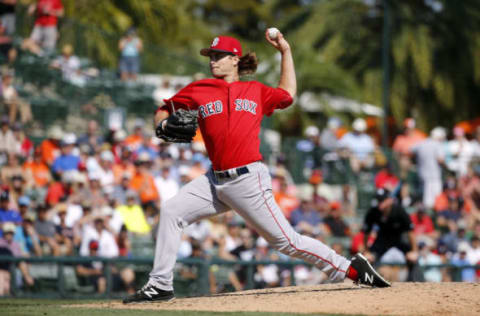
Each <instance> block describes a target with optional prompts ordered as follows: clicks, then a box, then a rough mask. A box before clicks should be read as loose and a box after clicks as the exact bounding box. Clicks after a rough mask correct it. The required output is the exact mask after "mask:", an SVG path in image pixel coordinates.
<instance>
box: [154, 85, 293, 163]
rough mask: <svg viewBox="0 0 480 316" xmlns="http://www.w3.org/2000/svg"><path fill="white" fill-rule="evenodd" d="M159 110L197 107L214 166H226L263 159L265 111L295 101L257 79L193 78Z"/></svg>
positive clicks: (206, 144)
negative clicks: (263, 120) (263, 119)
mask: <svg viewBox="0 0 480 316" xmlns="http://www.w3.org/2000/svg"><path fill="white" fill-rule="evenodd" d="M164 101H165V105H164V106H163V107H161V108H160V109H159V110H166V111H168V112H169V113H171V112H172V109H173V107H174V108H175V109H179V108H184V109H191V110H198V124H199V126H200V131H201V132H202V136H203V139H204V141H205V146H206V148H207V152H208V156H209V158H210V160H211V161H212V165H213V169H214V170H226V169H230V168H235V167H239V166H243V165H246V164H249V163H251V162H254V161H258V160H261V159H262V155H261V154H260V138H259V134H260V124H261V121H262V118H263V115H268V116H269V115H271V114H272V113H273V111H274V110H275V109H283V108H286V107H288V106H289V105H290V104H292V102H293V99H292V97H291V96H290V94H289V93H288V92H287V91H285V90H283V89H281V88H272V87H268V86H266V85H264V84H262V83H260V82H258V81H236V82H233V83H228V82H226V81H224V80H221V79H203V80H199V81H195V82H192V83H191V84H189V85H188V86H186V87H185V88H183V89H182V90H180V91H179V92H178V93H177V94H176V95H174V96H173V97H172V98H170V99H165V100H164Z"/></svg>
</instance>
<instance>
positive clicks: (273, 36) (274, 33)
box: [268, 27, 280, 40]
mask: <svg viewBox="0 0 480 316" xmlns="http://www.w3.org/2000/svg"><path fill="white" fill-rule="evenodd" d="M279 32H280V31H279V30H278V29H277V28H276V27H271V28H269V29H268V37H270V39H272V40H274V39H276V38H277V36H278V33H279Z"/></svg>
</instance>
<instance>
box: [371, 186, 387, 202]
mask: <svg viewBox="0 0 480 316" xmlns="http://www.w3.org/2000/svg"><path fill="white" fill-rule="evenodd" d="M389 197H391V194H390V191H389V190H387V189H384V188H380V189H377V191H376V192H375V197H374V198H373V200H372V206H373V207H376V206H378V205H379V204H380V203H382V202H383V201H384V200H385V199H387V198H389Z"/></svg>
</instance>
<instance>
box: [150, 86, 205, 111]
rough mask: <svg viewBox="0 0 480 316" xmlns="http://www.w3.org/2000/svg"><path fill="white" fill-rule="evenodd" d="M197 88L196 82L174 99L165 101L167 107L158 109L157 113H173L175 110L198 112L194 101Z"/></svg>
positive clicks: (182, 90)
mask: <svg viewBox="0 0 480 316" xmlns="http://www.w3.org/2000/svg"><path fill="white" fill-rule="evenodd" d="M196 87H197V83H196V82H192V83H190V84H189V85H187V86H186V87H184V88H183V89H181V90H180V91H178V92H177V93H176V94H175V95H174V96H173V97H171V98H169V99H163V102H164V103H165V105H163V106H161V107H158V108H157V110H156V111H155V113H156V112H158V111H167V112H168V113H172V111H173V109H174V108H175V110H178V109H184V110H196V106H197V104H196V102H195V100H194V93H195V89H196Z"/></svg>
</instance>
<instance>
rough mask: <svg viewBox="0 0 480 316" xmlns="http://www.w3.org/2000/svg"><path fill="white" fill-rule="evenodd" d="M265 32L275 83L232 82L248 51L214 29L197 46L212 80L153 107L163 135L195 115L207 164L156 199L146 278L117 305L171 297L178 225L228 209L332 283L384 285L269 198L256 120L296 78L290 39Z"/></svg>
mask: <svg viewBox="0 0 480 316" xmlns="http://www.w3.org/2000/svg"><path fill="white" fill-rule="evenodd" d="M265 38H266V40H267V41H268V42H269V43H270V44H271V45H272V46H273V47H274V48H275V49H277V50H278V51H279V52H280V53H281V56H282V58H281V75H280V81H279V83H278V86H277V87H276V88H273V87H269V86H266V85H264V84H262V83H260V82H258V81H240V80H239V79H240V76H241V75H244V74H249V73H254V72H255V71H256V68H257V59H256V56H255V54H254V53H248V54H245V55H243V54H242V47H241V44H240V42H239V41H238V40H237V39H235V38H232V37H228V36H218V37H215V38H214V40H213V42H212V43H211V45H210V47H209V48H204V49H202V50H201V51H200V54H201V55H203V56H206V57H208V58H209V59H210V70H211V73H212V75H213V79H202V80H199V81H195V82H193V83H191V84H189V85H188V86H186V87H185V88H183V89H182V90H180V91H179V92H178V93H177V94H176V95H175V96H173V97H172V98H170V99H167V100H164V101H165V105H164V106H163V107H160V108H159V109H158V110H157V112H156V114H155V124H156V135H157V137H159V138H162V139H164V140H166V141H168V142H190V141H191V140H192V139H193V136H194V135H195V129H196V127H197V121H198V124H199V126H200V130H201V132H202V136H203V139H204V141H205V145H206V148H207V152H208V156H209V158H210V160H211V162H212V168H211V169H210V170H209V171H208V172H207V173H206V174H205V175H203V176H200V177H198V178H196V179H194V180H193V181H191V182H190V183H188V184H186V185H185V186H183V187H182V189H181V190H180V192H179V193H178V194H177V195H176V196H175V197H173V198H171V199H169V200H167V201H166V202H165V203H164V204H163V205H162V210H161V213H160V223H159V227H158V236H157V242H156V249H155V260H154V265H153V269H152V271H151V272H150V277H149V281H148V282H147V284H146V285H144V286H143V288H142V289H140V290H139V291H137V292H136V293H135V294H134V295H131V296H129V297H127V298H125V299H124V300H123V302H124V303H125V304H128V303H139V302H154V301H168V300H171V299H173V298H174V292H173V268H174V265H175V261H176V255H177V251H178V248H179V245H180V239H181V234H182V230H183V229H184V228H185V227H187V226H188V225H189V224H191V223H193V222H195V221H198V220H201V219H205V218H208V217H210V216H215V215H217V214H221V213H223V212H226V211H228V210H232V209H233V210H235V211H236V212H237V213H238V214H240V215H241V216H242V217H243V218H244V219H245V221H246V222H247V223H248V224H249V225H250V226H251V227H253V228H255V229H256V230H257V232H258V233H259V234H260V235H261V236H262V237H263V238H265V239H266V240H267V241H268V242H269V243H270V244H271V246H272V247H274V248H275V249H277V250H278V251H280V252H282V253H284V254H287V255H290V256H292V257H295V258H300V259H303V260H304V261H306V262H309V263H311V264H313V265H315V266H316V267H318V268H319V269H321V270H322V271H323V272H325V273H326V274H327V275H328V277H329V279H330V280H331V281H332V282H341V281H343V280H344V279H345V278H346V277H348V278H350V279H353V280H354V281H355V282H357V283H361V284H366V285H370V286H376V287H388V286H390V284H389V283H388V282H387V281H385V280H384V279H383V278H382V277H381V276H380V274H378V273H377V272H376V271H375V270H374V269H373V268H372V266H371V265H370V264H369V263H368V261H367V260H366V259H365V257H364V256H362V255H361V254H356V255H355V256H354V257H353V258H352V260H351V261H350V260H348V259H347V258H345V257H343V256H340V255H338V254H337V253H335V251H333V250H332V249H331V248H329V247H328V246H326V245H325V244H323V243H322V242H320V241H318V240H316V239H313V238H310V237H307V236H303V235H300V234H298V233H297V232H296V231H295V230H294V229H293V228H292V226H291V225H290V223H289V222H288V220H287V219H286V218H285V216H284V215H283V213H282V211H281V210H280V208H279V207H278V205H277V204H276V202H275V200H274V199H273V195H272V184H271V178H270V174H269V171H268V169H267V166H266V165H265V164H263V163H262V162H261V161H262V156H261V154H260V150H259V148H260V139H259V132H260V123H261V121H262V118H263V116H264V115H268V116H269V115H272V114H273V112H274V111H275V110H276V109H283V108H286V107H288V106H289V105H290V104H292V102H293V98H294V97H295V94H296V92H297V83H296V78H295V68H294V64H293V58H292V52H291V49H290V45H289V43H288V42H287V41H286V40H285V38H284V37H283V35H282V33H280V32H276V33H272V32H271V31H270V32H269V31H266V32H265Z"/></svg>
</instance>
